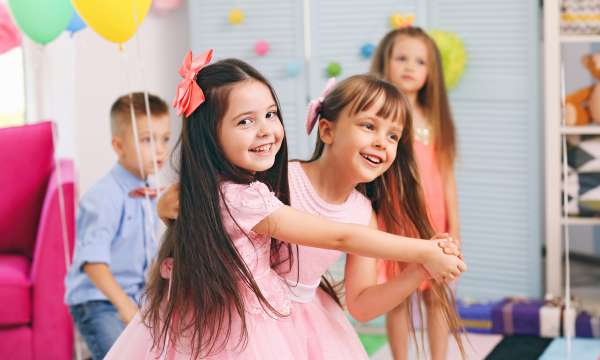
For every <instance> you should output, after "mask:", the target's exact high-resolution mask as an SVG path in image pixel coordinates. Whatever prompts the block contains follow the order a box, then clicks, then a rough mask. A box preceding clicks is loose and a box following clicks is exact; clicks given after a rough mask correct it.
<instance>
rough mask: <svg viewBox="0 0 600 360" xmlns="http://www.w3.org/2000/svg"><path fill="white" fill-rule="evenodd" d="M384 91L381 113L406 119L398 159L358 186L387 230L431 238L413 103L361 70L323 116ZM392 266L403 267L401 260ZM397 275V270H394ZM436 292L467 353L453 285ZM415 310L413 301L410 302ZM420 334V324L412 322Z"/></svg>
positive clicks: (319, 149) (354, 108) (362, 104)
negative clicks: (415, 141) (416, 149)
mask: <svg viewBox="0 0 600 360" xmlns="http://www.w3.org/2000/svg"><path fill="white" fill-rule="evenodd" d="M381 96H383V98H384V101H383V104H382V106H381V108H380V109H379V110H378V112H377V116H380V117H382V118H386V119H392V120H393V121H394V120H396V121H399V122H401V123H402V124H403V130H402V136H401V138H400V141H399V143H398V149H397V152H396V158H395V159H394V162H393V163H392V165H391V166H390V168H389V169H388V170H387V171H386V172H385V173H383V174H382V175H381V176H379V177H377V178H376V179H375V180H373V181H371V182H369V183H366V184H360V185H359V186H358V189H359V190H360V191H361V192H362V193H363V194H364V195H366V196H367V197H368V198H369V199H370V200H371V203H372V205H373V209H374V210H375V212H376V214H377V217H378V221H379V223H380V226H381V227H383V228H384V229H385V231H387V232H390V233H393V234H398V235H403V236H411V237H418V238H422V239H430V238H431V237H432V236H433V235H434V230H433V227H432V226H431V224H430V222H429V218H428V215H427V211H426V208H425V202H424V197H423V193H422V190H421V185H420V183H419V174H418V169H417V164H416V162H415V158H414V153H413V129H412V115H411V112H410V104H409V102H408V99H407V98H406V96H404V95H403V94H402V92H400V91H399V90H398V89H397V88H396V87H395V86H394V85H392V84H391V83H389V82H387V81H385V80H381V79H379V78H377V77H375V76H373V75H355V76H351V77H349V78H347V79H345V80H344V81H342V82H340V83H339V84H338V85H337V86H336V87H335V88H334V90H333V91H332V92H331V93H330V94H329V95H328V96H327V97H325V99H324V100H323V104H322V107H321V110H320V115H321V117H322V118H324V119H327V120H329V121H336V120H337V119H338V118H339V116H340V114H341V113H342V111H343V110H344V109H345V108H347V107H350V112H349V113H350V115H353V114H357V113H359V112H361V111H366V110H368V109H370V108H371V107H372V106H374V104H375V103H376V102H377V100H378V99H379V98H380V97H381ZM324 149H325V144H324V143H323V141H321V139H320V138H317V143H316V146H315V151H314V153H313V155H312V157H311V159H310V160H309V161H315V160H317V159H319V158H320V157H321V155H322V154H323V151H324ZM389 264H391V268H392V269H396V268H400V267H401V265H400V264H398V263H395V262H391V263H389ZM391 272H393V274H394V275H397V271H394V270H392V271H391ZM432 293H433V295H434V297H435V298H437V299H438V300H439V302H440V304H441V306H442V312H443V314H444V317H445V319H446V321H447V322H448V325H449V327H450V330H451V332H452V335H453V336H454V338H455V339H456V343H457V344H458V346H459V349H460V351H461V353H462V354H463V355H464V347H463V344H462V340H461V338H460V333H461V332H462V327H461V325H460V322H459V318H458V315H457V314H456V305H455V299H454V295H453V293H452V291H450V290H449V288H448V286H446V285H444V284H441V283H437V282H434V283H432ZM409 312H411V310H410V303H409ZM410 330H411V334H413V337H414V333H415V331H414V327H413V326H412V324H411V328H410Z"/></svg>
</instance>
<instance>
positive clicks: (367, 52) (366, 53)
mask: <svg viewBox="0 0 600 360" xmlns="http://www.w3.org/2000/svg"><path fill="white" fill-rule="evenodd" d="M374 51H375V45H373V44H371V43H366V44H364V45H363V46H361V48H360V55H361V56H362V57H363V59H368V58H370V57H371V56H372V55H373V52H374Z"/></svg>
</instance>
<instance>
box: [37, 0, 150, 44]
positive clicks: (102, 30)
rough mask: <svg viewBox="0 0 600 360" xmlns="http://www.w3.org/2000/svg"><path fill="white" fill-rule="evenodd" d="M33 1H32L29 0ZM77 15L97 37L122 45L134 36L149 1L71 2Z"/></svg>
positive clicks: (147, 9) (75, 0) (103, 0)
mask: <svg viewBox="0 0 600 360" xmlns="http://www.w3.org/2000/svg"><path fill="white" fill-rule="evenodd" d="M31 1H33V0H31ZM72 1H73V5H74V6H75V9H76V10H77V13H78V14H79V16H81V18H82V19H83V20H84V21H85V22H86V24H88V26H89V27H90V28H92V29H93V30H94V31H95V32H96V33H98V35H100V36H102V37H103V38H105V39H106V40H108V41H111V42H114V43H117V44H123V43H124V42H126V41H127V40H129V39H131V37H132V36H133V35H134V34H135V32H136V31H137V29H138V28H139V26H140V24H141V23H142V20H144V17H146V15H147V14H148V11H149V10H150V4H151V2H152V1H151V0H72Z"/></svg>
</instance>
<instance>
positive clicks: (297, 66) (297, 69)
mask: <svg viewBox="0 0 600 360" xmlns="http://www.w3.org/2000/svg"><path fill="white" fill-rule="evenodd" d="M301 72H302V63H301V62H300V61H297V60H292V61H290V62H289V63H287V65H286V66H285V73H286V75H287V76H288V77H296V76H298V75H300V73H301Z"/></svg>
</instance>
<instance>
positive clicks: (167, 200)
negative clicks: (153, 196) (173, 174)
mask: <svg viewBox="0 0 600 360" xmlns="http://www.w3.org/2000/svg"><path fill="white" fill-rule="evenodd" d="M156 210H157V213H158V217H159V218H160V219H161V220H162V221H163V222H164V223H165V224H167V225H168V224H169V223H170V222H171V221H173V220H175V219H177V216H178V215H179V183H177V184H173V185H171V186H169V187H168V188H167V190H166V191H165V192H164V193H163V195H162V196H161V197H160V199H158V203H157V204H156Z"/></svg>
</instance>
